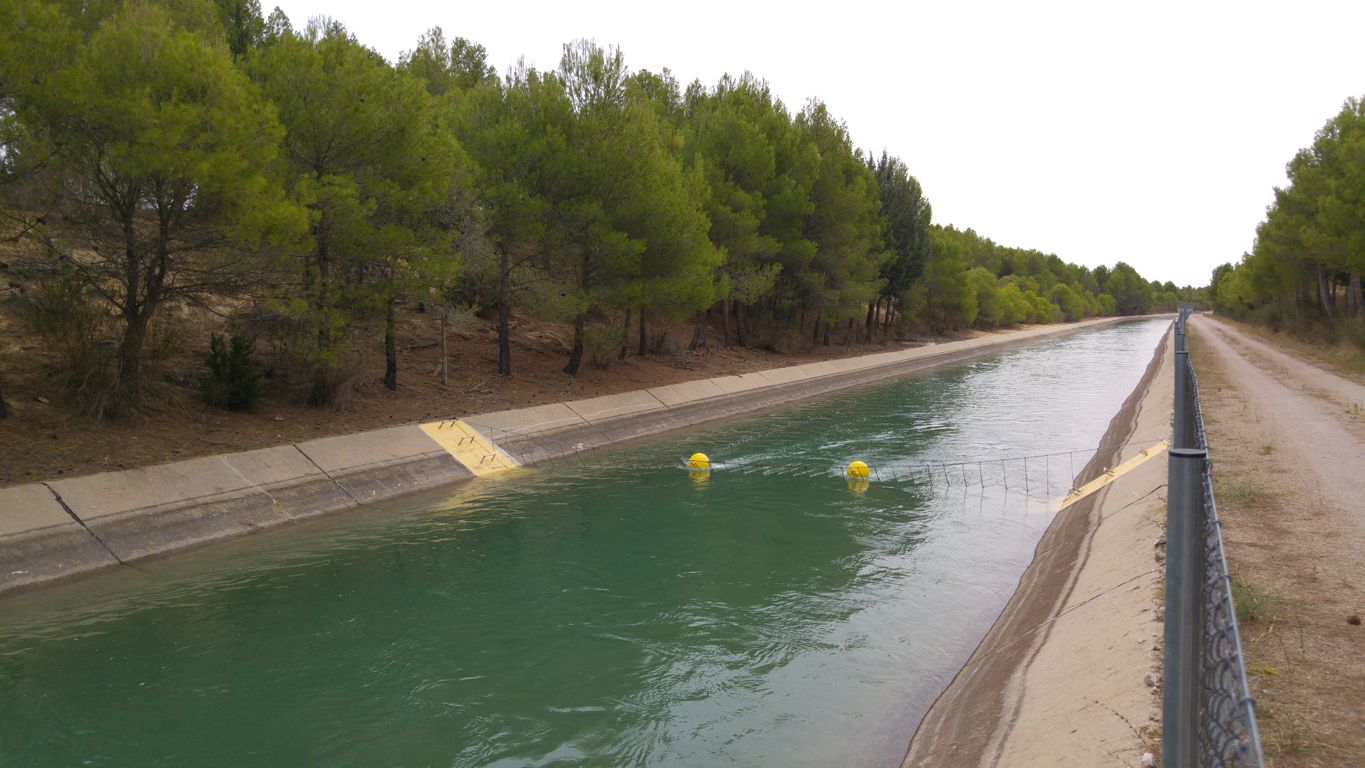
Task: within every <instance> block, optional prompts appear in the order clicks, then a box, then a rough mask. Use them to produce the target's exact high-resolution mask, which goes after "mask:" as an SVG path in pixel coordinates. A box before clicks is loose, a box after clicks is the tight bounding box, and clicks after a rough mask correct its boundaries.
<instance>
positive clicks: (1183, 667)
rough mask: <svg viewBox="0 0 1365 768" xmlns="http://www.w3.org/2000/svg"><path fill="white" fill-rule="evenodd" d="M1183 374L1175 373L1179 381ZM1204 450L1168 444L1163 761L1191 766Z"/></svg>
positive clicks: (1169, 766) (1170, 767)
mask: <svg viewBox="0 0 1365 768" xmlns="http://www.w3.org/2000/svg"><path fill="white" fill-rule="evenodd" d="M1180 378H1183V376H1181V375H1180V374H1177V379H1180ZM1207 455H1208V453H1207V451H1205V450H1204V449H1202V448H1172V449H1171V450H1170V452H1169V454H1168V457H1169V458H1168V461H1169V465H1168V472H1169V475H1168V486H1167V501H1166V622H1165V650H1164V657H1163V663H1162V670H1163V672H1162V699H1161V722H1162V726H1161V727H1162V735H1161V764H1162V765H1163V766H1165V767H1166V768H1194V766H1196V765H1197V762H1196V755H1197V750H1198V746H1199V716H1200V713H1199V690H1200V689H1199V659H1200V645H1199V643H1200V630H1201V615H1202V614H1201V609H1202V602H1201V594H1202V589H1203V585H1204V573H1203V570H1204V569H1203V564H1204V546H1203V545H1204V521H1203V517H1204V483H1203V471H1204V462H1205V459H1206V457H1207Z"/></svg>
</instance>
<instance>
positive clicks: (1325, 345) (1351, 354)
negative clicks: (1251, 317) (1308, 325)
mask: <svg viewBox="0 0 1365 768" xmlns="http://www.w3.org/2000/svg"><path fill="white" fill-rule="evenodd" d="M1218 320H1219V321H1220V322H1224V323H1227V324H1228V325H1232V326H1235V327H1236V328H1237V329H1238V330H1240V331H1242V332H1243V333H1248V334H1251V335H1253V336H1256V337H1257V338H1259V339H1261V340H1262V341H1266V342H1269V343H1271V344H1273V345H1275V346H1276V347H1279V348H1280V349H1281V350H1282V351H1284V352H1288V353H1289V354H1292V355H1294V356H1296V357H1299V358H1302V359H1304V360H1308V361H1310V362H1313V363H1316V364H1317V365H1318V366H1319V367H1321V368H1325V369H1327V370H1329V371H1332V372H1333V373H1336V374H1337V375H1339V376H1343V377H1345V378H1348V379H1351V380H1352V381H1357V382H1361V383H1365V349H1362V348H1361V347H1360V346H1358V345H1356V344H1355V343H1353V342H1352V341H1350V340H1349V339H1347V338H1346V335H1345V334H1343V335H1342V338H1341V339H1340V340H1337V341H1335V342H1329V341H1327V340H1325V339H1318V338H1313V337H1305V336H1302V335H1297V334H1294V333H1291V332H1289V331H1273V330H1271V329H1269V328H1267V327H1265V326H1263V325H1254V324H1252V323H1247V322H1243V321H1241V320H1233V319H1232V318H1229V317H1227V316H1226V315H1219V316H1218Z"/></svg>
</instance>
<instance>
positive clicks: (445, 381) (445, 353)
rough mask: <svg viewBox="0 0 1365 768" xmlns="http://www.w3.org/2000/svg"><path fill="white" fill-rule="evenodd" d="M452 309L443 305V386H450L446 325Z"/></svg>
mask: <svg viewBox="0 0 1365 768" xmlns="http://www.w3.org/2000/svg"><path fill="white" fill-rule="evenodd" d="M449 316H450V311H449V310H447V309H446V308H445V306H444V305H442V306H441V386H443V387H448V386H450V348H449V347H448V346H447V344H446V336H447V334H446V325H447V322H446V321H447V319H448V318H449Z"/></svg>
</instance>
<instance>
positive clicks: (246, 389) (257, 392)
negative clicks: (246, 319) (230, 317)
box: [199, 330, 261, 411]
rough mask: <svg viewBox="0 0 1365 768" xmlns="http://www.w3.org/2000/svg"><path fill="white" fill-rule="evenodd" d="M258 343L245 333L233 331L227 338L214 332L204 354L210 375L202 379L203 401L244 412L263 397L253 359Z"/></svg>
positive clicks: (200, 385)
mask: <svg viewBox="0 0 1365 768" xmlns="http://www.w3.org/2000/svg"><path fill="white" fill-rule="evenodd" d="M255 347H256V345H255V344H253V343H252V341H251V339H249V338H247V337H246V336H244V335H243V334H241V333H239V332H237V331H235V330H234V331H232V332H231V334H230V336H229V337H228V338H227V339H224V338H223V337H222V336H219V335H218V334H216V333H215V334H213V336H212V337H211V338H210V339H209V351H208V354H206V355H204V364H205V365H206V366H208V369H209V372H208V375H207V376H204V377H203V378H201V379H199V387H200V389H201V390H203V393H204V402H206V403H208V404H209V405H211V406H213V407H214V408H225V409H227V410H229V411H245V410H248V409H250V408H251V407H252V406H254V405H255V404H256V401H257V400H258V399H260V397H261V375H260V374H259V373H257V372H256V366H255V364H254V363H253V362H252V360H251V356H252V354H253V353H254V352H255V351H256V349H255Z"/></svg>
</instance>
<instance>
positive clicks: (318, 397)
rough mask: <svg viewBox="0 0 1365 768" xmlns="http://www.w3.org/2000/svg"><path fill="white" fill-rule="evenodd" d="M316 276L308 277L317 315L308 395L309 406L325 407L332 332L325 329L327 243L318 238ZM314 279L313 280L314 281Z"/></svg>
mask: <svg viewBox="0 0 1365 768" xmlns="http://www.w3.org/2000/svg"><path fill="white" fill-rule="evenodd" d="M315 258H316V260H317V274H316V276H310V282H312V289H313V311H314V312H316V313H317V318H316V320H317V324H318V331H317V337H316V343H317V346H316V347H315V348H314V350H313V387H312V390H311V391H310V392H309V393H308V404H309V405H326V404H327V403H328V402H330V401H331V399H332V385H331V376H330V371H329V370H328V366H327V363H326V360H327V358H328V357H330V356H331V348H332V332H331V330H330V329H329V328H328V327H327V323H328V319H327V298H326V297H327V279H328V277H327V266H328V264H327V242H326V240H325V239H322V238H319V240H318V246H317V253H316V254H315ZM314 277H315V279H314Z"/></svg>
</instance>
